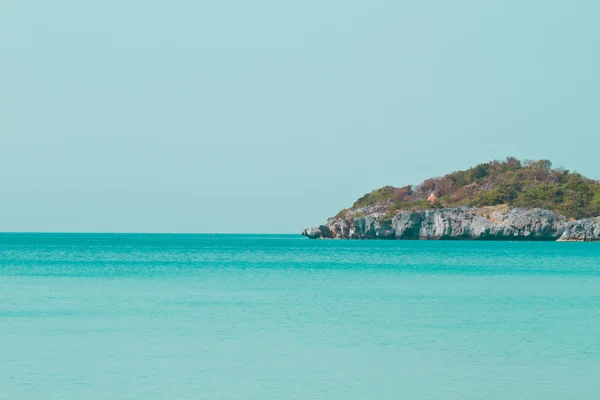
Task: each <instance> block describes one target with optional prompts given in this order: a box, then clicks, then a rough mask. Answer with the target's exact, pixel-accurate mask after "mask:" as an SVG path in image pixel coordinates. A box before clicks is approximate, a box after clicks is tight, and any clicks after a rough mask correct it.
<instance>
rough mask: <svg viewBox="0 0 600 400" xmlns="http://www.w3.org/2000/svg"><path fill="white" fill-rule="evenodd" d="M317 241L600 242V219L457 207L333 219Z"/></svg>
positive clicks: (315, 234)
mask: <svg viewBox="0 0 600 400" xmlns="http://www.w3.org/2000/svg"><path fill="white" fill-rule="evenodd" d="M302 234H303V235H304V236H308V237H309V238H311V239H400V240H415V239H429V240H452V239H458V240H536V241H571V242H584V241H598V240H600V218H599V217H596V218H585V219H579V220H568V219H567V218H566V217H565V216H563V215H561V214H558V213H555V212H553V211H550V210H544V209H539V208H534V209H522V208H512V209H509V208H507V207H502V206H496V207H480V208H478V207H457V208H442V209H435V210H421V211H404V212H402V211H401V212H398V213H396V214H395V215H394V216H392V217H387V218H386V217H385V215H384V214H381V213H373V214H370V215H367V216H359V217H349V218H342V219H330V220H329V221H328V222H327V223H326V224H324V225H320V226H317V227H312V228H308V229H305V230H304V231H303V232H302Z"/></svg>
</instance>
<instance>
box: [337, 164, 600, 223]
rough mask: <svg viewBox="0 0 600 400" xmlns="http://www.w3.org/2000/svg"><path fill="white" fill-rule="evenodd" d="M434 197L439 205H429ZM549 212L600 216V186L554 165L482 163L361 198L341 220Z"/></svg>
mask: <svg viewBox="0 0 600 400" xmlns="http://www.w3.org/2000/svg"><path fill="white" fill-rule="evenodd" d="M431 194H433V195H434V196H435V197H436V200H435V201H433V203H431V202H429V201H428V200H427V199H428V197H429V196H430V195H431ZM500 204H504V205H507V206H509V207H519V208H543V209H547V210H553V211H556V212H558V213H560V214H563V215H565V216H566V217H569V218H576V219H579V218H586V217H594V216H598V215H600V183H599V182H598V181H595V180H592V179H588V178H585V177H583V176H582V175H580V174H578V173H572V172H570V171H569V170H566V169H562V168H556V169H553V168H552V163H551V162H550V161H548V160H540V161H530V160H526V161H520V160H517V159H516V158H512V157H509V158H507V159H506V160H505V161H491V162H488V163H484V164H479V165H477V166H476V167H473V168H470V169H467V170H465V171H456V172H453V173H451V174H448V175H445V176H444V177H441V178H431V179H427V180H426V181H424V182H423V183H421V184H420V185H417V186H412V185H408V186H404V187H401V188H396V187H392V186H385V187H383V188H380V189H377V190H374V191H372V192H371V193H368V194H366V195H364V196H363V197H361V198H360V199H358V200H357V201H356V202H355V203H354V204H353V206H352V208H350V209H345V210H342V211H341V212H340V213H338V215H337V216H336V217H335V219H342V218H344V217H347V216H353V217H358V216H360V215H365V214H370V213H374V212H378V213H384V217H391V216H393V215H394V214H396V213H397V212H398V211H410V210H426V209H431V208H448V207H457V206H475V207H483V206H494V205H500Z"/></svg>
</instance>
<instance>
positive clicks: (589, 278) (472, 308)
mask: <svg viewBox="0 0 600 400" xmlns="http://www.w3.org/2000/svg"><path fill="white" fill-rule="evenodd" d="M0 345H1V349H2V350H1V353H0V398H1V399H299V400H302V399H357V400H358V399H360V400H366V399H369V400H372V399H457V400H458V399H460V400H465V399H545V400H547V399H560V400H565V399H578V400H579V399H600V379H599V377H600V243H595V244H594V243H510V242H424V241H416V242H404V241H399V242H396V241H310V240H308V239H304V238H302V237H298V236H253V235H214V236H213V235H91V234H90V235H52V234H0Z"/></svg>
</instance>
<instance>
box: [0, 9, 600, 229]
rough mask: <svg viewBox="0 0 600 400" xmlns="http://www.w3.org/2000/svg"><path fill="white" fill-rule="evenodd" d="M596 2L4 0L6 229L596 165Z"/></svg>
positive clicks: (288, 210) (308, 200) (105, 222)
mask: <svg viewBox="0 0 600 400" xmlns="http://www.w3.org/2000/svg"><path fill="white" fill-rule="evenodd" d="M599 15H600V3H599V2H597V1H575V2H568V1H522V0H519V1H495V2H488V1H485V2H484V1H480V0H478V1H460V0H458V1H451V2H450V1H436V2H432V1H423V0H419V1H416V0H415V1H400V0H396V1H381V0H369V1H351V0H344V1H323V0H319V1H316V0H304V1H297V2H286V1H281V0H272V1H266V0H254V1H214V2H203V1H191V0H190V1H133V0H130V1H123V0H120V1H116V0H103V1H96V2H89V1H81V0H71V1H52V2H50V1H36V2H33V1H22V0H5V1H3V2H2V5H1V6H0V184H1V188H2V191H1V195H0V231H76V232H80V231H88V232H89V231H101V232H102V231H103V232H106V231H108V232H257V233H258V232H282V233H287V232H290V233H296V232H299V231H300V230H301V229H302V228H304V227H305V226H307V225H313V224H317V223H320V222H323V221H324V220H325V219H326V218H327V217H329V216H331V215H334V214H335V213H336V212H337V211H338V210H339V209H341V208H343V207H347V206H349V205H350V204H352V202H353V201H354V200H355V199H356V198H357V197H359V196H361V195H362V194H364V193H366V192H368V191H370V190H372V189H374V188H377V187H380V186H383V185H387V184H391V185H396V186H402V185H405V184H409V183H418V182H420V181H421V180H423V179H424V178H427V177H430V176H438V175H443V174H445V173H447V172H450V171H453V170H457V169H464V168H467V167H469V166H473V165H475V164H477V163H479V162H484V161H488V160H490V159H494V158H504V157H506V156H507V155H512V156H516V157H519V158H550V159H551V160H553V161H554V163H555V165H562V166H564V167H567V168H570V169H572V170H577V171H579V172H581V173H583V174H585V175H588V176H590V177H593V178H596V179H598V178H600V157H599V154H600V153H599V151H600V150H599V149H600V131H599V129H598V128H599V126H600V100H599V94H600V74H599V73H598V71H600V52H599V51H598V49H599V48H600V25H599V24H598V17H599Z"/></svg>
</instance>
